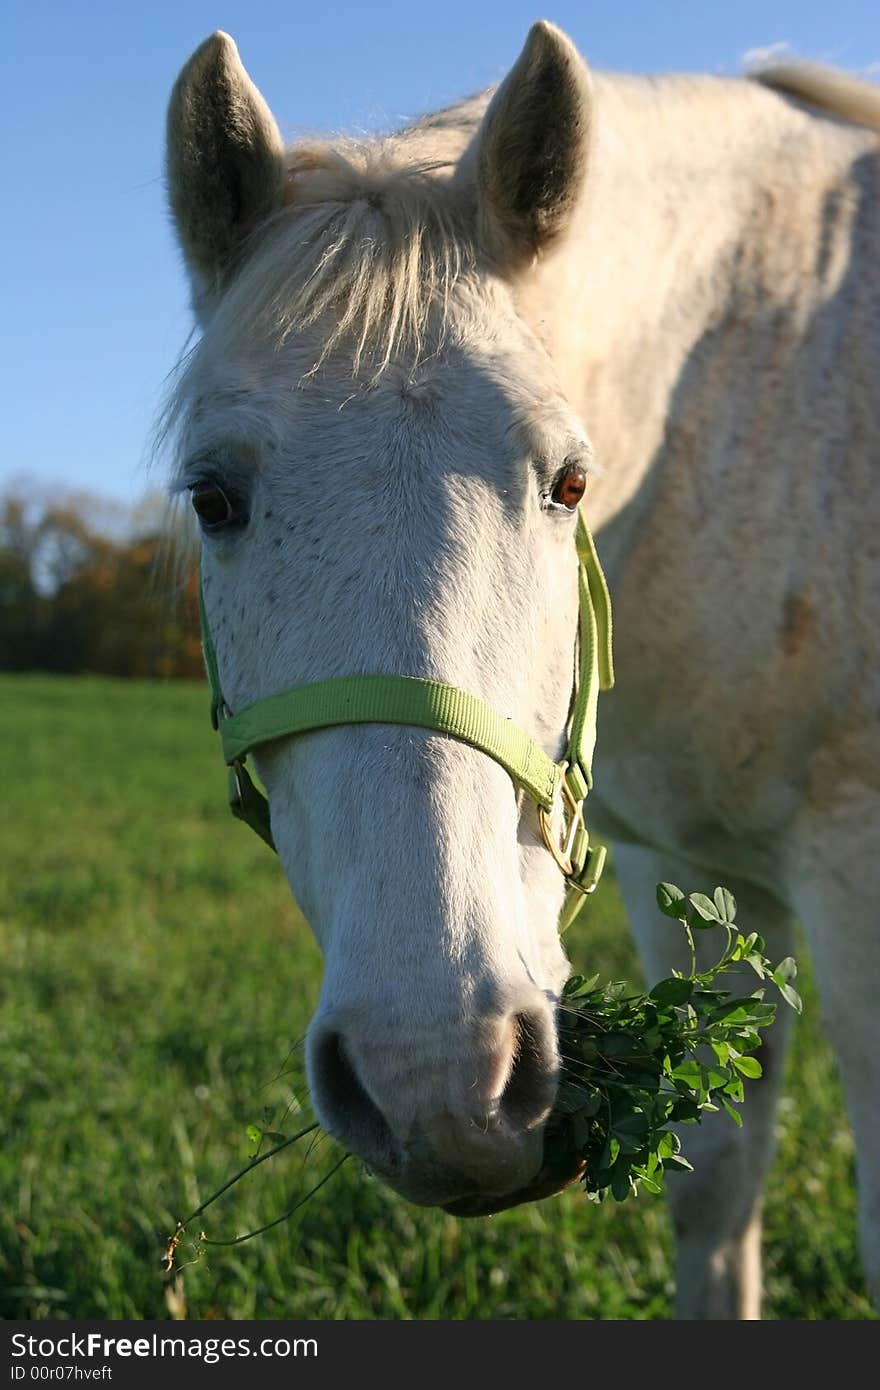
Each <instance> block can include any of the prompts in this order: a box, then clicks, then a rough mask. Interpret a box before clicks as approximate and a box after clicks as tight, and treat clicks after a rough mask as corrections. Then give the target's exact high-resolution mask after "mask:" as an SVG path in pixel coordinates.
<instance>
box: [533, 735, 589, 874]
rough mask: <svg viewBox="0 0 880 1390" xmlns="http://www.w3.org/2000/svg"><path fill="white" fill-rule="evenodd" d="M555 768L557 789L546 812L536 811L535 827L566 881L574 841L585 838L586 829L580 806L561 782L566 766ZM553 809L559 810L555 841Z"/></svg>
mask: <svg viewBox="0 0 880 1390" xmlns="http://www.w3.org/2000/svg"><path fill="white" fill-rule="evenodd" d="M557 767H558V768H559V774H560V776H559V786H558V787H557V789H556V796H555V797H554V800H553V805H552V806H551V807H550V810H549V811H545V809H544V807H543V806H539V807H538V823H539V825H540V827H541V834H542V836H543V837H544V844H545V845H546V846H547V848H548V849H549V851H550V853H551V854H552V855H553V858H554V860H555V861H556V864H557V866H558V868H559V869H560V870H561V871H562V873H563V874H564V875H565V877H566V878H567V879H570V878H571V877H572V876H573V875H574V874H575V873H576V872H577V869H576V866H575V864H574V861H573V859H572V852H573V850H574V847H575V841H576V839H577V837H578V834H579V833H581V832H582V833H583V834H584V835H585V836H586V835H587V827H586V826H585V824H584V803H583V801H576V800H575V798H574V796H573V794H572V791H571V788H570V787H569V785H568V783H567V782H566V780H565V774H566V772H567V771H568V763H567V762H566V761H565V759H563V760H562V762H560V763H557ZM557 807H561V812H562V836H561V839H560V838H557V836H556V835H555V833H554V830H553V814H554V812H555V811H556V809H557Z"/></svg>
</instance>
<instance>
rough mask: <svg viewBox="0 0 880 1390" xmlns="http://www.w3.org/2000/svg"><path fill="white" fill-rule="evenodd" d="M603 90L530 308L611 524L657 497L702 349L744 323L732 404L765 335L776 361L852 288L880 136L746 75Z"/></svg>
mask: <svg viewBox="0 0 880 1390" xmlns="http://www.w3.org/2000/svg"><path fill="white" fill-rule="evenodd" d="M595 85H596V113H597V116H596V120H597V131H596V140H595V146H594V152H593V161H592V168H591V177H590V179H589V181H588V191H587V198H586V201H585V204H584V207H583V209H582V212H581V216H580V221H579V223H578V225H577V226H576V227H575V229H574V230H573V233H572V235H571V236H570V238H569V239H568V242H567V244H566V246H565V247H564V248H563V250H562V251H561V252H559V253H557V255H556V256H554V257H553V258H552V259H551V260H549V261H548V262H547V263H546V265H545V266H544V267H543V268H542V269H541V270H540V271H539V274H538V276H537V277H536V278H535V281H534V283H533V285H532V286H531V288H530V290H529V291H528V293H527V294H525V295H524V296H523V312H524V314H525V316H526V317H528V318H530V319H531V320H532V321H533V322H534V323H535V324H536V325H537V326H538V327H539V329H540V328H541V326H542V325H543V327H544V334H545V337H546V338H549V339H550V341H551V344H552V351H553V353H554V357H555V360H556V363H557V367H558V370H559V373H560V376H561V377H562V381H563V385H564V387H565V389H566V391H567V393H568V395H569V397H570V399H571V400H572V402H573V403H574V404H575V405H576V406H577V407H578V408H579V410H580V411H581V414H582V416H583V419H584V421H585V422H586V424H587V427H588V429H589V431H590V434H591V436H592V438H593V441H594V443H595V445H596V449H597V457H598V459H599V462H600V463H601V464H602V465H603V466H604V468H605V470H606V473H605V477H604V478H603V479H602V482H601V484H600V485H599V486H598V487H597V489H596V491H595V494H594V495H593V498H592V510H591V517H592V520H593V521H594V523H595V524H596V525H598V526H602V525H604V524H605V523H606V522H608V521H610V520H612V519H613V518H615V517H616V516H618V515H619V514H621V513H622V511H623V509H624V508H626V513H627V515H628V516H630V517H631V518H632V519H633V520H634V521H635V520H636V519H637V513H638V511H639V508H638V507H635V508H634V507H632V506H627V504H628V503H631V502H632V501H633V499H637V497H638V494H639V493H640V490H641V491H644V492H645V493H648V492H650V489H644V488H643V484H644V482H645V478H646V475H647V474H648V473H649V472H650V471H651V469H652V468H655V467H657V466H659V463H660V461H662V460H663V459H664V457H665V454H666V453H668V451H664V449H663V443H664V438H665V435H666V432H667V430H668V425H669V420H670V415H671V411H672V408H673V397H674V410H675V413H676V415H677V416H678V418H682V417H686V416H687V414H688V410H689V409H691V408H692V407H693V403H689V401H688V399H687V392H686V390H683V387H682V382H683V374H684V368H685V366H686V364H687V363H688V360H689V358H690V356H691V354H692V353H693V352H694V350H695V348H696V347H697V346H698V345H706V344H707V343H708V344H710V346H711V350H712V351H715V349H716V340H717V348H718V351H719V352H722V353H723V351H724V341H723V340H724V339H725V338H726V337H727V336H728V335H730V334H736V335H737V337H736V344H737V354H736V357H735V360H734V361H732V362H729V361H727V362H726V363H725V372H726V377H725V378H724V379H719V393H718V394H719V398H720V397H721V396H723V395H724V393H725V391H726V392H727V393H728V394H729V393H730V391H731V389H733V388H734V387H735V386H742V387H743V389H746V390H753V391H757V390H760V389H762V386H761V382H760V381H759V380H758V379H757V378H758V375H759V373H758V372H757V370H756V368H755V366H754V365H753V363H754V362H758V361H761V360H762V355H761V353H762V346H763V349H764V351H765V353H766V351H770V352H772V353H773V354H775V360H777V361H778V360H779V354H780V353H781V354H783V355H784V354H785V353H786V352H793V351H795V349H796V347H797V345H798V344H799V343H800V342H801V340H802V337H803V332H804V326H805V324H807V323H808V322H809V320H810V317H811V315H813V314H814V313H815V311H816V308H817V305H818V304H821V303H824V302H826V301H827V300H829V299H830V298H831V296H832V295H834V294H837V293H839V292H840V290H841V285H842V284H843V283H844V281H845V278H846V277H847V273H848V271H849V269H850V261H851V244H852V240H853V219H854V217H856V216H857V215H858V210H859V206H860V201H861V200H860V196H859V192H860V190H859V188H858V186H857V185H858V182H859V179H858V175H857V174H856V173H855V172H854V171H855V170H857V169H858V159H859V155H860V154H867V153H868V152H870V151H872V150H875V149H876V136H875V135H872V134H871V133H870V132H868V131H865V130H859V129H857V128H856V127H852V126H846V125H843V124H840V123H835V122H832V121H828V120H817V119H816V118H815V117H814V116H813V115H811V114H809V113H808V112H805V111H803V110H801V109H800V108H798V107H795V106H791V105H789V104H788V103H786V102H784V101H783V100H781V99H780V97H779V96H778V95H776V94H775V93H773V92H771V91H768V90H766V89H765V88H763V87H761V86H758V85H757V84H755V83H751V82H747V81H742V80H719V79H713V78H683V77H677V78H665V79H661V80H645V79H637V78H626V77H620V76H610V75H599V76H598V77H597V78H596V80H595ZM862 162H863V163H864V162H865V161H862ZM863 211H864V210H863ZM850 278H853V277H850ZM856 292H858V291H856V290H853V289H852V287H850V289H849V290H847V291H846V293H850V294H852V293H856ZM744 325H745V327H744ZM744 333H745V334H746V336H747V341H746V342H745V344H744V340H743V334H744ZM762 338H763V339H764V340H765V342H764V343H763V345H762V343H761V341H760V340H761V339H762ZM771 340H772V343H771ZM744 346H745V351H743V347H744ZM729 351H730V349H729V347H728V355H729ZM746 376H748V378H749V379H748V381H746V380H745V377H746ZM737 378H740V379H741V380H737ZM697 408H698V409H701V410H703V412H704V413H705V401H704V400H701V401H700V402H698V403H697V406H696V407H695V408H694V409H695V410H696V409H697ZM691 423H693V427H694V428H695V429H697V430H699V429H703V430H705V429H711V422H707V421H706V420H696V421H694V422H688V428H690V427H691Z"/></svg>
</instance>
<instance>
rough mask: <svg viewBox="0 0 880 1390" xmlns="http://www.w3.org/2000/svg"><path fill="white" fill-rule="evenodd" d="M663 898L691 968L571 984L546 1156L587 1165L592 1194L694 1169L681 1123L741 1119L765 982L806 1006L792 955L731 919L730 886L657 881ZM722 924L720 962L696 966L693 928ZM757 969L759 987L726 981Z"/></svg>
mask: <svg viewBox="0 0 880 1390" xmlns="http://www.w3.org/2000/svg"><path fill="white" fill-rule="evenodd" d="M657 905H658V907H659V908H660V911H661V912H662V913H663V914H664V916H666V917H669V918H671V919H672V920H673V921H675V922H676V923H678V924H679V926H680V927H681V929H682V930H683V931H684V934H685V938H686V940H687V943H688V947H689V950H690V970H689V973H688V974H684V973H683V972H679V971H674V972H673V973H672V975H671V976H669V978H668V979H665V980H661V981H660V982H659V984H657V985H655V986H654V988H653V989H652V990H651V991H650V992H649V993H648V994H631V993H628V992H627V987H626V986H625V985H623V984H608V985H600V984H599V983H598V979H599V977H598V975H594V976H593V977H592V979H584V977H583V976H581V975H574V976H572V977H571V979H570V980H569V981H568V983H567V985H566V986H565V990H564V992H563V999H562V1002H561V1007H560V1025H559V1047H560V1054H561V1057H562V1060H563V1066H564V1071H563V1076H562V1080H561V1083H560V1087H559V1094H558V1097H557V1101H556V1105H555V1107H554V1111H553V1115H552V1116H551V1118H550V1121H549V1124H548V1128H547V1137H546V1140H545V1160H546V1161H547V1162H548V1163H549V1164H551V1165H552V1166H553V1167H556V1166H557V1165H558V1166H559V1167H560V1170H566V1171H571V1170H572V1168H573V1167H574V1166H576V1164H577V1161H578V1160H583V1161H584V1162H585V1164H586V1167H585V1171H584V1177H583V1183H584V1187H585V1190H586V1193H587V1196H588V1197H590V1198H591V1200H593V1201H597V1202H601V1201H602V1200H603V1199H604V1197H605V1196H606V1194H607V1193H608V1192H609V1191H610V1192H611V1194H612V1196H613V1197H614V1198H615V1199H616V1200H617V1201H619V1202H620V1201H623V1200H624V1199H625V1198H626V1197H629V1196H631V1195H636V1194H637V1193H638V1191H639V1189H640V1187H644V1188H645V1190H646V1191H648V1192H660V1191H662V1187H663V1177H664V1174H665V1173H666V1172H669V1171H676V1170H689V1169H690V1168H691V1164H690V1163H689V1162H688V1160H687V1159H686V1158H685V1156H684V1154H683V1153H682V1151H681V1141H680V1139H679V1137H678V1134H677V1133H676V1132H675V1130H674V1129H673V1128H672V1126H673V1125H678V1124H682V1123H683V1124H694V1123H699V1122H700V1121H702V1119H703V1116H704V1115H705V1114H706V1113H707V1112H711V1111H717V1110H719V1108H723V1109H724V1110H726V1111H727V1113H728V1115H730V1117H731V1119H732V1120H733V1121H734V1122H735V1123H736V1124H737V1125H741V1124H742V1116H741V1115H740V1113H739V1111H738V1110H737V1108H736V1107H737V1105H738V1104H739V1103H740V1102H741V1101H742V1099H743V1093H744V1091H743V1082H744V1081H745V1080H752V1079H755V1078H757V1077H759V1076H760V1075H761V1064H760V1062H759V1061H758V1060H757V1058H756V1057H753V1056H752V1055H751V1054H752V1053H753V1052H755V1051H756V1050H757V1048H758V1047H760V1045H761V1036H760V1034H761V1030H762V1029H764V1028H767V1027H769V1025H770V1024H771V1023H772V1022H773V1019H774V1016H775V1013H776V1005H775V1004H773V1003H767V1002H765V1000H764V992H765V987H766V985H767V984H773V985H774V986H775V987H776V989H777V990H778V991H779V993H780V994H781V996H782V998H783V999H784V1000H785V1002H786V1003H787V1004H789V1005H790V1006H791V1007H792V1008H793V1009H796V1010H797V1012H798V1013H800V1011H801V1000H800V996H799V994H798V993H797V991H796V990H795V988H794V986H793V984H792V981H793V980H794V979H795V978H796V976H797V965H796V964H795V961H794V960H793V959H792V957H791V956H788V957H786V959H785V960H782V961H780V962H779V964H778V965H777V966H775V967H774V966H772V965H771V963H770V961H769V960H768V959H767V957H766V955H765V954H764V952H765V943H764V940H763V938H762V937H760V936H759V935H758V934H757V932H752V933H750V934H749V935H748V936H745V935H743V933H742V932H741V931H740V930H739V929H738V928H737V926H736V925H735V922H734V918H735V915H736V902H735V900H734V897H733V894H732V893H730V892H729V891H728V890H727V889H726V888H716V889H715V892H714V895H713V896H712V897H711V898H710V897H708V896H707V895H706V894H705V893H691V894H690V896H687V897H686V896H685V894H684V893H683V892H682V891H681V889H680V888H677V887H676V886H675V885H674V884H672V883H661V884H660V885H659V886H658V888H657ZM713 929H715V930H722V931H723V932H724V933H725V938H726V944H725V946H724V949H723V951H722V953H721V955H720V956H719V958H718V960H717V961H716V962H715V964H714V965H712V966H710V967H709V968H708V969H706V970H701V971H700V970H698V969H697V952H696V943H695V935H694V934H695V933H696V932H706V931H708V930H713ZM744 970H750V971H752V972H754V974H755V975H756V976H757V977H758V979H759V980H760V981H761V985H760V987H759V988H758V989H756V990H755V991H754V992H753V993H752V994H743V993H742V992H739V993H736V994H733V993H731V992H729V991H726V990H724V989H721V988H719V987H718V986H719V984H720V983H721V982H722V981H723V982H724V983H726V982H727V979H728V978H729V977H731V976H734V975H741V974H742V973H743V971H744Z"/></svg>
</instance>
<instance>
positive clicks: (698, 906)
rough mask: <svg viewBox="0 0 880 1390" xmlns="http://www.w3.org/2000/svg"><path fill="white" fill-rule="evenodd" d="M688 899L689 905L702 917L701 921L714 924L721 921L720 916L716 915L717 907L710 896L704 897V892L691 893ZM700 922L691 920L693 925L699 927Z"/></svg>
mask: <svg viewBox="0 0 880 1390" xmlns="http://www.w3.org/2000/svg"><path fill="white" fill-rule="evenodd" d="M688 901H689V903H690V905H691V907H692V908H693V909H694V912H695V913H696V914H697V916H698V917H700V918H702V922H709V923H711V924H712V925H713V926H714V924H715V923H716V922H720V921H721V918H720V917H719V915H718V909H717V907H716V906H715V904H714V903H713V901H712V899H711V898H707V897H706V894H705V893H691V895H690V898H689V899H688ZM702 922H694V921H692V925H693V926H695V927H701V926H702Z"/></svg>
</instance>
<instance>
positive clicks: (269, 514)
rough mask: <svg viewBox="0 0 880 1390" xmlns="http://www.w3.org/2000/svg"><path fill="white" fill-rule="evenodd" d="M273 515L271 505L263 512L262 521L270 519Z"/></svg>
mask: <svg viewBox="0 0 880 1390" xmlns="http://www.w3.org/2000/svg"><path fill="white" fill-rule="evenodd" d="M273 516H274V512H273V511H272V509H271V507H270V508H269V509H268V510H267V511H265V512H263V520H264V521H271V520H272V517H273Z"/></svg>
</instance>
